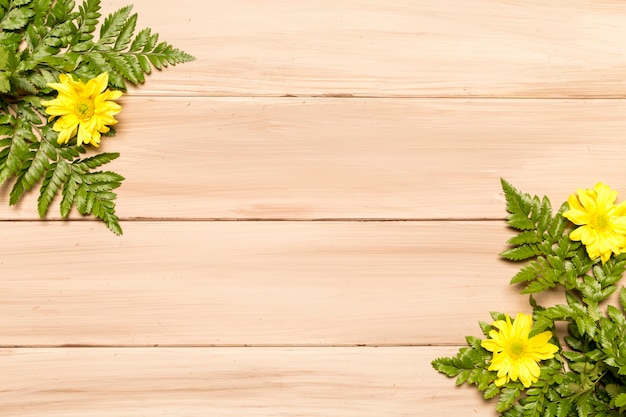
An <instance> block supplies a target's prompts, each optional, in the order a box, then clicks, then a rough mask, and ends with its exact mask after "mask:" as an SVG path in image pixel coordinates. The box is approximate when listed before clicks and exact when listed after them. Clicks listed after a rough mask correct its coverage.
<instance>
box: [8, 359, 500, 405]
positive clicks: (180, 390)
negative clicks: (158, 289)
mask: <svg viewBox="0 0 626 417" xmlns="http://www.w3.org/2000/svg"><path fill="white" fill-rule="evenodd" d="M455 350H456V349H455V348H451V347H446V348H441V347H421V348H415V347H412V348H194V349H185V348H158V349H156V348H144V349H142V348H138V349H124V348H121V349H120V348H109V349H107V348H97V349H90V348H85V349H1V350H0V369H2V372H1V373H0V386H1V387H2V389H0V404H2V405H1V406H0V416H6V417H14V416H20V417H48V416H50V417H52V416H55V417H56V416H65V417H87V416H89V417H98V416H102V417H104V416H113V415H114V416H116V417H139V416H157V415H168V416H172V415H181V416H182V415H184V416H186V417H206V416H225V417H226V416H237V417H241V416H255V417H261V416H267V417H270V416H271V417H275V416H285V417H290V416H293V417H295V416H305V415H306V416H359V417H367V416H372V417H379V416H383V415H384V416H388V417H395V416H398V417H400V416H427V415H437V416H442V417H448V416H449V417H452V416H455V417H456V416H459V415H468V414H469V413H471V415H473V416H477V417H493V416H495V415H496V414H495V412H494V411H493V408H494V403H493V402H492V403H487V402H485V401H484V400H482V397H481V396H480V394H479V393H478V392H477V391H475V390H471V389H469V388H468V389H458V388H455V387H454V384H453V382H452V381H451V380H449V379H448V378H447V377H445V376H443V375H440V374H437V373H436V372H435V371H433V370H432V368H431V367H430V361H431V360H432V359H434V358H435V357H438V356H443V355H451V354H453V353H454V351H455Z"/></svg>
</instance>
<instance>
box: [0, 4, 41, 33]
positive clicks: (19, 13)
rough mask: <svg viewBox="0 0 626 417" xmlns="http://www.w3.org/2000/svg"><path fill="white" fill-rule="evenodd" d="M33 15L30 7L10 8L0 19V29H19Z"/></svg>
mask: <svg viewBox="0 0 626 417" xmlns="http://www.w3.org/2000/svg"><path fill="white" fill-rule="evenodd" d="M34 15H35V12H34V10H33V9H32V8H31V7H16V8H14V9H11V10H10V11H9V12H8V13H7V14H5V15H4V18H3V19H2V21H0V29H3V30H17V29H21V28H23V27H24V26H26V25H27V24H28V21H29V20H30V18H31V17H33V16H34Z"/></svg>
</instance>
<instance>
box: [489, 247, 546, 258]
mask: <svg viewBox="0 0 626 417" xmlns="http://www.w3.org/2000/svg"><path fill="white" fill-rule="evenodd" d="M545 254H546V251H545V249H544V248H543V247H541V246H540V245H536V244H531V245H521V246H517V247H515V248H511V249H507V250H505V251H504V252H502V253H501V254H500V256H502V257H503V258H505V259H508V260H511V261H523V260H524V259H529V258H533V257H535V256H538V255H545Z"/></svg>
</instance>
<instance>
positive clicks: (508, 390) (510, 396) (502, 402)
mask: <svg viewBox="0 0 626 417" xmlns="http://www.w3.org/2000/svg"><path fill="white" fill-rule="evenodd" d="M521 393H522V392H521V390H520V389H519V388H518V387H517V386H514V387H508V386H507V387H504V389H502V393H501V394H500V398H499V400H498V403H497V404H496V411H497V412H499V413H502V412H505V411H506V410H508V409H510V408H511V407H512V406H513V404H514V403H515V400H517V398H518V397H519V396H520V394H521Z"/></svg>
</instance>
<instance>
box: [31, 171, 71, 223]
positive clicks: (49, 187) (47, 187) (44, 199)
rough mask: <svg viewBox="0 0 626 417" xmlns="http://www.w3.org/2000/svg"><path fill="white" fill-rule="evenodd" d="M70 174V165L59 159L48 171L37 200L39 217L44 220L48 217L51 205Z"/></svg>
mask: <svg viewBox="0 0 626 417" xmlns="http://www.w3.org/2000/svg"><path fill="white" fill-rule="evenodd" d="M70 173H71V170H70V168H69V165H68V164H67V162H65V161H64V160H63V159H59V161H58V162H56V163H53V164H52V165H51V166H50V170H48V172H47V174H46V177H45V178H44V181H43V185H42V186H41V190H40V193H39V199H38V200H37V207H38V210H39V217H41V218H42V219H43V218H44V217H45V216H46V213H47V212H48V208H49V207H50V203H51V202H52V200H53V199H54V196H55V195H56V194H57V192H58V191H59V190H60V188H61V186H62V185H63V184H64V183H65V180H66V179H67V177H68V176H69V174H70Z"/></svg>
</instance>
